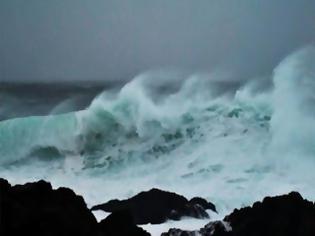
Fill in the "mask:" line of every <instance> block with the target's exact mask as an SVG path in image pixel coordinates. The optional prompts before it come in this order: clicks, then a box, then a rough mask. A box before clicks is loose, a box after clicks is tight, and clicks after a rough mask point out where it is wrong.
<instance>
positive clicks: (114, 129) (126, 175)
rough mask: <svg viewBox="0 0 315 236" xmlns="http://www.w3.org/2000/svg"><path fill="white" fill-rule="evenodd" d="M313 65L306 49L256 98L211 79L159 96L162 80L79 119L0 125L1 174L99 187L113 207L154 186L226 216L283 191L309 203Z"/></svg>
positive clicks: (314, 131)
mask: <svg viewBox="0 0 315 236" xmlns="http://www.w3.org/2000/svg"><path fill="white" fill-rule="evenodd" d="M314 59H315V50H314V48H307V49H304V50H301V51H299V52H297V53H295V54H293V55H291V56H289V57H288V58H286V59H285V60H284V61H283V62H282V63H281V64H280V65H279V66H278V67H277V68H276V69H275V71H274V74H273V79H272V81H273V86H272V87H271V88H270V89H266V90H263V91H261V90H258V91H257V89H255V83H248V84H245V85H242V86H240V87H237V88H235V89H232V90H231V89H229V90H224V89H222V90H221V92H218V89H219V87H220V83H219V82H218V81H216V80H215V78H210V79H204V78H202V76H198V75H193V76H190V77H189V78H187V79H184V80H181V81H180V82H179V81H177V83H179V84H180V86H177V87H176V86H175V87H174V88H173V89H168V90H166V89H165V88H169V87H170V86H167V83H170V81H172V80H171V79H169V80H168V79H165V80H163V81H159V82H157V81H154V79H155V77H154V76H153V75H152V74H150V73H146V74H143V75H140V76H138V77H136V78H135V79H133V80H132V81H131V82H129V83H128V84H126V85H125V86H124V87H123V88H121V89H120V90H119V91H104V92H103V93H102V94H100V95H99V96H97V97H96V98H95V99H94V101H93V102H92V103H91V105H90V106H89V107H88V108H86V109H85V110H82V111H77V112H71V113H67V114H63V115H50V116H36V117H26V118H17V119H11V120H7V121H2V122H0V165H1V167H2V168H1V169H0V173H1V175H3V176H4V177H6V178H8V179H11V181H12V179H13V181H12V182H14V180H15V181H16V182H18V181H19V180H21V179H22V178H24V179H25V178H29V179H32V178H38V177H40V178H46V179H49V180H50V181H52V182H53V183H55V184H56V185H59V184H60V185H62V184H63V185H64V182H66V183H67V184H68V185H70V186H71V187H74V188H75V189H79V190H78V192H83V193H86V192H90V190H91V188H94V187H96V186H99V185H102V186H104V187H105V188H106V189H107V188H110V189H113V188H114V189H115V190H114V191H113V195H114V196H115V197H116V196H117V195H119V196H120V195H130V194H131V192H133V191H137V190H142V189H146V188H148V187H153V186H160V187H162V188H163V187H164V188H168V189H173V190H176V191H178V192H181V193H185V194H186V195H188V196H190V195H196V194H198V193H199V195H201V196H205V197H207V198H211V199H215V200H217V202H218V203H219V204H220V203H221V204H222V205H223V206H225V207H226V208H227V209H228V208H229V207H235V204H234V203H235V202H236V204H238V205H240V204H247V203H248V202H251V201H255V200H257V199H258V198H260V197H261V196H264V195H267V194H269V195H270V194H275V193H282V192H285V191H289V190H292V189H295V190H299V191H301V192H302V193H304V194H306V195H308V196H310V198H313V199H314V198H315V191H313V190H311V189H310V186H311V184H312V182H313V179H314V177H315V176H314V174H313V171H312V169H313V168H314V166H315V158H314V157H315V120H314V119H315V109H314V106H315V95H314V94H315V93H314V91H315V63H314V62H315V60H314ZM223 87H224V86H223ZM35 163H36V164H35ZM69 163H70V164H69ZM74 163H75V164H74ZM36 168H40V169H41V171H38V170H37V169H36ZM22 170H24V172H23V171H22ZM34 173H36V174H34ZM57 173H58V174H57ZM67 178H68V180H67ZM89 178H92V179H94V180H95V179H97V180H98V182H97V184H99V185H97V184H96V183H95V182H93V184H91V181H88V180H87V179H89ZM69 179H71V180H69ZM78 179H80V181H79V182H80V183H78V182H77V181H78ZM84 181H87V182H86V184H84ZM23 182H24V181H23ZM82 185H84V187H82ZM117 185H119V186H120V187H117ZM122 185H123V186H122ZM78 186H80V187H78ZM86 189H88V190H86ZM104 191H105V190H104ZM115 194H116V195H115ZM92 195H93V194H92ZM110 196H111V195H110V194H109V193H108V194H107V195H106V198H110ZM98 197H100V196H98ZM98 197H95V195H93V196H91V199H92V200H91V199H90V200H91V202H93V201H96V200H95V199H96V198H98ZM93 199H94V200H93ZM103 200H104V196H103V198H102V199H101V200H99V199H98V201H103ZM223 208H224V207H223Z"/></svg>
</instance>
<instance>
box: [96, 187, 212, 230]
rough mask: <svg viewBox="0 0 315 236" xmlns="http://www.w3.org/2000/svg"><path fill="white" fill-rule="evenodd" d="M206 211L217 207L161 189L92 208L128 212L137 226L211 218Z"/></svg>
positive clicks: (204, 201)
mask: <svg viewBox="0 0 315 236" xmlns="http://www.w3.org/2000/svg"><path fill="white" fill-rule="evenodd" d="M204 207H205V208H204ZM205 209H212V210H213V209H214V210H215V206H214V205H213V204H212V203H208V202H207V201H206V200H201V198H200V199H198V200H197V199H195V200H193V201H191V202H190V201H188V200H187V199H186V198H185V197H183V196H181V195H178V194H176V193H171V192H166V191H162V190H159V189H151V190H150V191H147V192H141V193H139V194H137V195H136V196H134V197H132V198H130V199H127V200H111V201H109V202H107V203H105V204H101V205H97V206H94V207H92V210H103V211H106V212H115V211H119V210H128V211H130V212H131V215H132V217H133V219H134V222H135V223H136V224H148V223H151V224H160V223H163V222H165V221H166V220H168V219H172V220H180V218H181V217H183V216H189V217H194V218H209V215H208V213H207V212H206V211H205Z"/></svg>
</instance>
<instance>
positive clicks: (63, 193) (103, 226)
mask: <svg viewBox="0 0 315 236" xmlns="http://www.w3.org/2000/svg"><path fill="white" fill-rule="evenodd" d="M0 235H1V236H15V235H18V236H23V235H32V236H72V235H73V236H111V235H115V236H126V235H128V236H149V235H150V234H148V233H147V232H145V231H144V230H142V229H141V228H139V227H137V226H136V225H135V223H134V221H133V218H132V216H131V214H130V213H128V212H123V211H121V212H115V213H113V214H111V215H110V216H108V217H107V218H106V219H105V220H103V221H102V222H100V223H99V224H98V223H97V222H96V219H95V217H94V215H93V214H92V213H91V211H90V210H89V209H88V208H87V206H86V204H85V202H84V200H83V198H82V197H81V196H78V195H76V194H75V193H74V192H73V191H72V190H71V189H68V188H59V189H57V190H54V189H52V186H51V185H50V183H47V182H45V181H39V182H36V183H27V184H24V185H16V186H11V185H10V184H9V183H8V182H7V181H6V180H4V179H0Z"/></svg>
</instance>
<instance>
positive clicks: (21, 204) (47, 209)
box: [0, 179, 315, 236]
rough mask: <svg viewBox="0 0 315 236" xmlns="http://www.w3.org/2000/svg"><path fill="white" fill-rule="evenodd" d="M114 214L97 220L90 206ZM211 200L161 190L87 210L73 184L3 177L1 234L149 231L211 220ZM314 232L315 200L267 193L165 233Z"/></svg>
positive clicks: (281, 235)
mask: <svg viewBox="0 0 315 236" xmlns="http://www.w3.org/2000/svg"><path fill="white" fill-rule="evenodd" d="M95 210H102V211H105V212H108V213H110V215H109V216H108V217H106V218H105V219H103V220H101V221H100V222H97V220H96V218H95V216H94V215H93V213H92V211H95ZM207 211H213V212H216V207H215V205H214V204H213V203H211V202H208V201H207V200H205V199H202V198H199V197H195V198H192V199H190V200H188V199H186V198H185V197H184V196H181V195H178V194H176V193H171V192H166V191H163V190H159V189H151V190H149V191H147V192H141V193H139V194H137V195H135V196H134V197H132V198H130V199H126V200H117V199H115V200H111V201H109V202H107V203H104V204H100V205H97V206H94V207H92V208H91V209H89V208H88V207H87V205H86V203H85V201H84V199H83V197H81V196H79V195H76V194H75V193H74V192H73V191H72V190H71V189H69V188H58V189H53V188H52V186H51V184H50V183H48V182H45V181H43V180H41V181H38V182H34V183H26V184H24V185H15V186H11V184H9V183H8V181H7V180H4V179H0V235H2V236H12V235H13V236H14V235H33V236H37V235H38V236H39V235H41V236H46V235H47V236H59V235H60V236H69V235H73V236H77V235H78V236H149V235H150V233H148V232H146V231H145V230H143V229H142V228H141V227H140V226H139V225H142V224H148V223H151V224H161V223H164V222H166V221H167V220H180V219H181V218H182V217H193V218H197V219H207V218H209V215H208V213H207ZM197 235H198V236H263V235H264V236H266V235H277V236H291V235H292V236H293V235H294V236H314V235H315V205H314V203H313V202H310V201H308V200H304V199H303V198H302V197H301V195H300V194H299V193H297V192H291V193H289V194H287V195H282V196H276V197H266V198H265V199H263V201H262V202H256V203H254V204H253V206H251V207H245V208H242V209H235V210H234V211H233V212H232V213H231V214H229V215H227V216H226V217H225V218H224V219H223V220H222V221H211V219H209V223H208V224H207V225H205V226H204V227H203V228H201V229H198V230H196V231H183V230H181V229H169V231H168V232H165V233H163V234H162V236H197Z"/></svg>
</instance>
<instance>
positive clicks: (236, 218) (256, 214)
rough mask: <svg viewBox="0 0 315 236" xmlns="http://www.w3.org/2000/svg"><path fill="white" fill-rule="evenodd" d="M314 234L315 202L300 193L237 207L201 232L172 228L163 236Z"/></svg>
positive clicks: (307, 235)
mask: <svg viewBox="0 0 315 236" xmlns="http://www.w3.org/2000/svg"><path fill="white" fill-rule="evenodd" d="M195 235H198V236H267V235H268V236H314V235H315V205H314V203H313V202H310V201H307V200H304V199H303V198H302V197H301V195H300V194H299V193H297V192H292V193H289V194H287V195H282V196H276V197H266V198H265V199H264V200H263V201H262V202H256V203H254V204H253V206H252V207H245V208H242V209H236V210H234V211H233V213H231V214H230V215H228V216H226V217H225V218H224V220H223V221H216V222H210V223H209V224H207V225H206V226H205V227H204V228H202V229H200V230H198V231H183V230H180V229H170V230H169V231H168V232H167V233H163V234H162V236H195Z"/></svg>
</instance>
